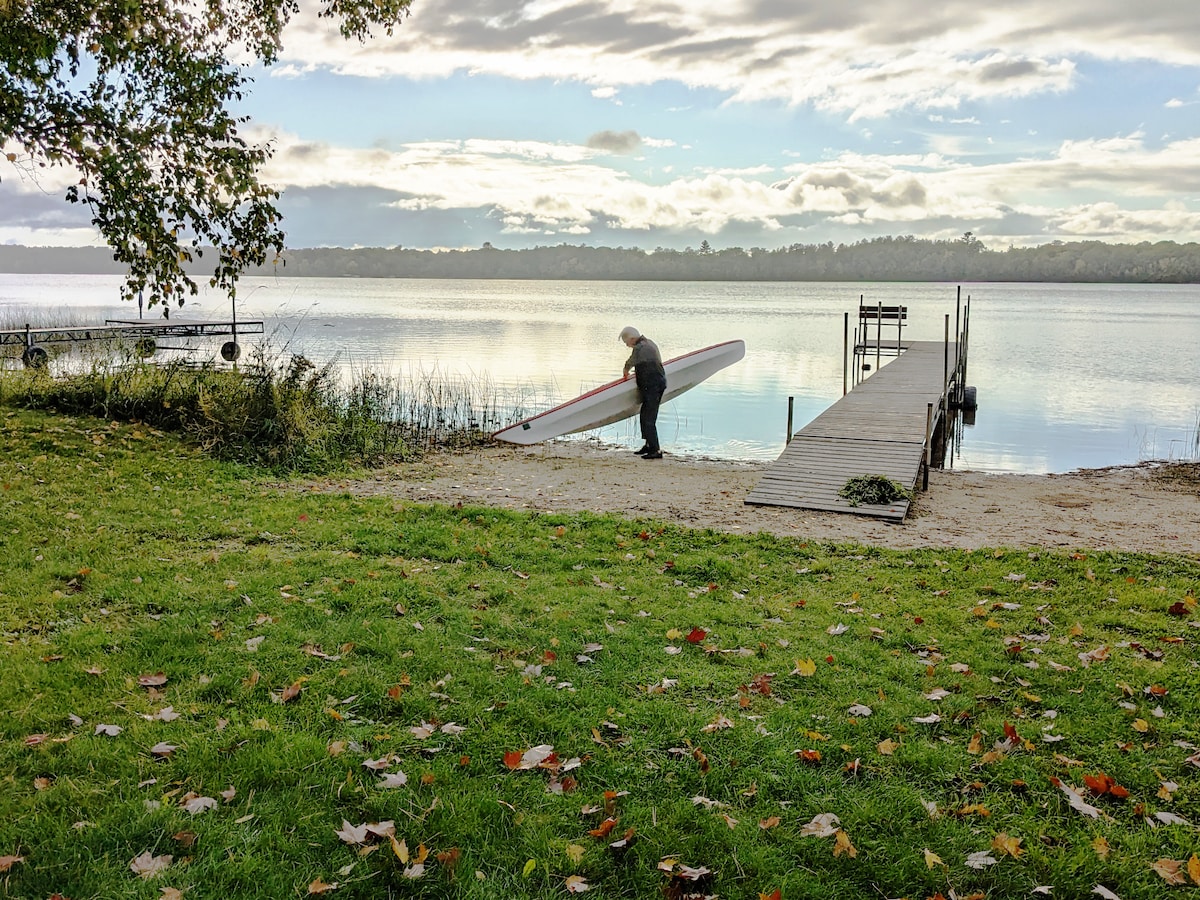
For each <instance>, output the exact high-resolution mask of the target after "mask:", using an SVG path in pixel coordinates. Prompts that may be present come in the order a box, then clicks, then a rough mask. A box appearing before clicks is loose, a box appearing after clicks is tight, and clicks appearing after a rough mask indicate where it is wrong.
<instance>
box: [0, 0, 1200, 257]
mask: <svg viewBox="0 0 1200 900" xmlns="http://www.w3.org/2000/svg"><path fill="white" fill-rule="evenodd" d="M301 6H302V10H301V13H300V14H299V15H298V16H297V17H296V18H295V19H294V20H293V22H292V24H291V25H290V26H289V28H288V29H287V30H286V32H285V34H284V47H283V51H282V53H281V57H280V63H279V64H278V65H277V66H276V67H275V68H273V69H272V70H270V71H266V72H264V71H257V72H255V73H254V75H255V79H256V83H255V84H254V85H252V86H251V97H250V100H248V101H247V104H246V108H245V110H244V112H245V113H246V114H247V115H248V116H249V119H250V124H249V126H248V129H247V136H248V137H250V138H252V139H253V140H256V141H270V142H271V146H272V147H273V149H274V157H273V159H272V160H271V162H270V163H269V165H268V166H267V168H266V171H265V173H264V175H265V179H266V180H267V181H268V182H269V183H270V184H272V185H274V186H275V187H277V188H279V189H280V190H282V191H283V199H282V201H281V208H282V209H283V211H284V213H285V216H286V221H285V226H286V228H287V230H288V233H289V243H290V244H291V245H292V246H316V245H338V244H340V245H345V246H351V245H357V244H363V243H368V244H371V245H377V246H394V245H403V246H409V247H460V246H461V247H469V246H479V245H481V244H482V243H484V242H488V241H492V242H495V243H496V244H497V245H498V246H509V247H523V246H533V245H537V244H549V243H558V242H564V241H565V242H574V243H588V244H595V245H618V244H619V245H625V246H641V247H644V248H646V249H652V248H654V247H656V246H668V247H678V248H682V247H684V246H697V245H699V243H700V242H701V241H702V240H708V241H710V242H711V243H712V245H714V246H718V247H719V246H722V245H724V246H745V247H754V246H762V247H777V246H784V245H788V244H792V243H821V242H825V241H834V242H851V241H854V240H860V239H865V238H871V237H875V236H880V235H899V234H913V235H917V236H921V237H930V238H955V237H958V236H960V235H961V234H962V233H963V232H965V231H972V232H973V233H975V234H976V235H977V236H979V237H980V238H981V239H982V240H983V241H984V242H985V243H986V244H988V245H989V246H993V247H996V248H1003V247H1006V246H1009V245H1029V244H1040V243H1046V242H1049V241H1052V240H1080V239H1100V240H1107V241H1114V242H1137V241H1142V240H1162V239H1170V240H1177V241H1193V240H1200V120H1197V118H1196V117H1195V115H1194V108H1195V106H1196V105H1197V103H1200V7H1198V6H1196V5H1195V4H1186V3H1179V2H1178V0H1149V2H1141V3H1138V4H1129V3H1128V2H1120V3H1118V2H1113V0H1091V2H1086V3H1085V2H1082V0H1065V2H1059V3H1055V4H1045V3H1041V2H1038V3H1035V2H1032V0H1021V2H1012V3H1005V4H991V5H989V4H980V3H978V2H975V0H972V2H964V0H948V2H944V3H941V4H935V5H932V6H931V5H929V4H927V3H925V2H920V3H918V2H915V0H881V2H877V3H871V4H854V3H839V4H831V3H828V2H825V0H821V2H817V0H808V2H798V0H732V2H722V3H715V2H708V0H702V2H686V3H685V2H681V0H658V2H654V3H645V2H634V0H527V2H520V0H518V2H512V0H471V2H467V0H447V2H439V3H437V4H432V3H426V2H423V0H418V2H416V3H415V4H414V6H413V11H412V15H411V16H410V17H409V18H408V19H407V20H406V21H405V22H404V24H403V25H401V26H400V27H399V28H398V29H397V30H396V32H395V34H394V35H393V36H392V37H390V38H389V37H385V36H378V37H376V38H375V39H373V40H370V41H367V42H365V43H362V44H359V43H357V42H346V41H344V40H343V39H342V38H341V36H340V35H339V34H338V33H337V32H336V29H335V28H334V27H333V26H332V25H330V24H329V23H328V22H327V21H324V20H318V19H317V18H316V15H315V10H316V7H315V6H314V5H313V4H310V3H307V2H303V3H302V4H301ZM0 179H2V180H0V229H3V230H2V231H0V234H2V235H4V236H6V239H9V240H13V239H16V240H26V241H27V242H31V243H38V242H42V243H52V242H62V241H63V240H64V239H65V238H64V236H70V237H71V239H72V240H75V239H77V238H78V235H79V234H80V231H79V229H80V227H82V226H85V224H86V217H84V218H82V220H81V216H82V214H83V211H81V210H79V209H71V210H68V211H66V212H65V213H62V212H60V213H52V212H51V209H52V208H55V209H56V208H57V207H60V206H62V203H61V190H60V189H59V188H58V187H57V186H55V187H54V188H53V189H49V190H48V189H46V188H45V186H44V185H43V186H35V185H32V184H30V183H28V182H26V181H22V180H21V179H14V178H10V177H7V175H5V174H2V173H0ZM55 204H57V206H55ZM84 231H86V227H84ZM22 236H23V237H22Z"/></svg>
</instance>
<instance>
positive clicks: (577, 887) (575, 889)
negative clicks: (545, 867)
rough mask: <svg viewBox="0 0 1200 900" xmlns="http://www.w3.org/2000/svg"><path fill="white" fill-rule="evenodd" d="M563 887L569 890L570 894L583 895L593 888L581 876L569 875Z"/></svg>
mask: <svg viewBox="0 0 1200 900" xmlns="http://www.w3.org/2000/svg"><path fill="white" fill-rule="evenodd" d="M563 887H565V888H566V889H567V893H568V894H582V893H583V892H584V891H588V890H591V886H590V885H589V884H588V883H587V882H586V881H585V880H584V879H583V877H582V876H580V875H568V876H567V880H566V881H565V882H563Z"/></svg>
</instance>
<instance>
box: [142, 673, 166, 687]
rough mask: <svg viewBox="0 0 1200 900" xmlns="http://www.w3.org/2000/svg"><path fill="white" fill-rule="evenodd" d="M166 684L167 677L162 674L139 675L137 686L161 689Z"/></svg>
mask: <svg viewBox="0 0 1200 900" xmlns="http://www.w3.org/2000/svg"><path fill="white" fill-rule="evenodd" d="M166 683H167V676H166V675H164V674H163V673H162V672H155V673H154V674H153V675H139V676H138V684H140V685H141V686H142V687H161V686H162V685H164V684H166Z"/></svg>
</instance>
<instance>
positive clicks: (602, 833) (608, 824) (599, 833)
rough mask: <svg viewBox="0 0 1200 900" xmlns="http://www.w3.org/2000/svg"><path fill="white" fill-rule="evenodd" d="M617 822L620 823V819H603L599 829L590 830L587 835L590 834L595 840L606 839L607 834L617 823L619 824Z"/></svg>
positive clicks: (610, 817)
mask: <svg viewBox="0 0 1200 900" xmlns="http://www.w3.org/2000/svg"><path fill="white" fill-rule="evenodd" d="M619 821H620V819H614V818H613V817H612V816H609V817H608V818H607V819H605V820H604V821H603V822H601V823H600V825H599V827H597V828H592V829H590V830H589V831H588V834H590V835H591V836H592V837H595V838H605V837H608V833H609V832H610V831H612V830H613V828H614V827H615V826H616V824H617V822H619Z"/></svg>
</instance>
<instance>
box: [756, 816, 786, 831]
mask: <svg viewBox="0 0 1200 900" xmlns="http://www.w3.org/2000/svg"><path fill="white" fill-rule="evenodd" d="M780 821H782V820H781V819H780V818H779V816H771V817H770V818H769V819H763V820H762V821H760V822H759V823H758V827H759V828H761V829H762V830H763V831H766V830H767V829H768V828H774V827H776V826H777V825H778V824H779V823H780Z"/></svg>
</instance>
